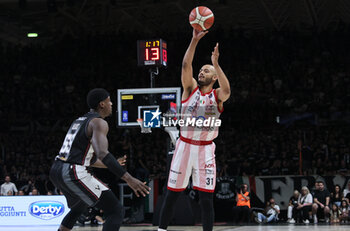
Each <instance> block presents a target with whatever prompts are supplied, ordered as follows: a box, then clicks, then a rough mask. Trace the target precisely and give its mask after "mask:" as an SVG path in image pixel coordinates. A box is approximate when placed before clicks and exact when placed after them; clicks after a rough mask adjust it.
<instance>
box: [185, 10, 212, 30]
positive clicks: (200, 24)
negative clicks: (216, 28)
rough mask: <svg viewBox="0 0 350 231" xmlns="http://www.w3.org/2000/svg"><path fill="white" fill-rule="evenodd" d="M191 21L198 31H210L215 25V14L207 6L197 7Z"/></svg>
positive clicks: (192, 12) (190, 18)
mask: <svg viewBox="0 0 350 231" xmlns="http://www.w3.org/2000/svg"><path fill="white" fill-rule="evenodd" d="M189 21H190V24H191V26H192V27H193V28H194V29H196V30H197V31H203V30H208V29H209V28H210V27H211V26H212V25H213V24H214V14H213V12H212V11H211V10H210V9H209V8H208V7H206V6H197V7H196V8H194V9H193V10H192V11H191V13H190V16H189Z"/></svg>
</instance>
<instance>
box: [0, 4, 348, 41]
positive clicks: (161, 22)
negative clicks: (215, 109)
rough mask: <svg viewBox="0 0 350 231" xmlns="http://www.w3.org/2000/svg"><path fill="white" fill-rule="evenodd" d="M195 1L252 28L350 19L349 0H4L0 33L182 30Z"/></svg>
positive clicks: (231, 23) (223, 23)
mask: <svg viewBox="0 0 350 231" xmlns="http://www.w3.org/2000/svg"><path fill="white" fill-rule="evenodd" d="M197 5H205V6H208V7H209V8H211V9H212V10H213V12H214V14H215V26H216V27H222V28H245V29H251V30H260V31H262V30H264V31H269V30H275V31H280V30H284V29H292V30H294V29H295V30H309V29H310V28H312V29H315V28H316V29H317V30H324V29H330V30H333V29H336V28H338V27H339V26H340V25H342V23H343V22H345V23H349V22H350V1H349V0H203V1H193V0H0V38H1V39H3V40H6V41H11V42H16V43H18V42H21V43H24V42H25V41H26V37H25V36H26V34H27V33H28V32H38V33H40V35H41V37H42V38H48V39H51V38H53V37H55V38H57V37H59V36H62V35H63V34H65V33H70V34H72V35H73V36H75V37H79V36H81V35H84V34H86V33H96V32H106V31H121V30H124V31H140V32H143V33H150V34H156V33H157V32H159V31H164V30H171V31H181V30H182V29H183V28H185V27H188V26H189V25H188V14H189V12H190V11H191V9H192V8H193V7H195V6H197Z"/></svg>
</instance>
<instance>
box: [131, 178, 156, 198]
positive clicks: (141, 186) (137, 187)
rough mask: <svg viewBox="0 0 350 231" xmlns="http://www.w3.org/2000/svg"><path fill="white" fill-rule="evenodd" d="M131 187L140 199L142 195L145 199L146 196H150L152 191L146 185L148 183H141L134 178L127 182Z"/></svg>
mask: <svg viewBox="0 0 350 231" xmlns="http://www.w3.org/2000/svg"><path fill="white" fill-rule="evenodd" d="M126 183H127V184H128V185H129V187H130V188H131V189H132V190H133V191H134V193H135V195H136V196H137V197H140V194H141V195H142V196H143V197H145V196H146V194H149V191H150V190H151V188H150V187H148V186H147V185H146V182H141V181H139V180H138V179H136V178H134V177H132V178H131V179H130V180H129V181H127V182H126Z"/></svg>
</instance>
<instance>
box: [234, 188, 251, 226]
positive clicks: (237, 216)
mask: <svg viewBox="0 0 350 231" xmlns="http://www.w3.org/2000/svg"><path fill="white" fill-rule="evenodd" d="M236 202H237V204H236V206H235V207H233V222H234V223H248V222H249V216H250V193H249V192H248V185H247V184H242V185H241V186H240V189H239V192H237V194H236Z"/></svg>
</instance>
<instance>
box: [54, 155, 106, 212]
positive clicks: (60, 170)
mask: <svg viewBox="0 0 350 231" xmlns="http://www.w3.org/2000/svg"><path fill="white" fill-rule="evenodd" d="M50 179H51V181H52V183H53V184H54V185H55V186H56V187H57V188H58V189H59V190H61V191H62V193H63V194H64V195H65V197H66V199H67V203H68V207H69V208H71V207H72V206H74V204H76V203H77V202H80V201H83V202H84V203H86V204H87V205H88V206H94V205H95V204H96V202H97V201H98V200H99V198H100V197H101V194H102V191H106V190H109V188H108V187H107V185H105V184H104V183H103V182H102V181H101V180H99V179H98V178H96V177H95V176H93V175H92V174H91V173H89V172H88V170H87V169H86V167H85V166H82V165H77V164H70V163H65V162H63V161H60V160H56V161H55V162H54V163H53V165H52V167H51V170H50Z"/></svg>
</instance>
